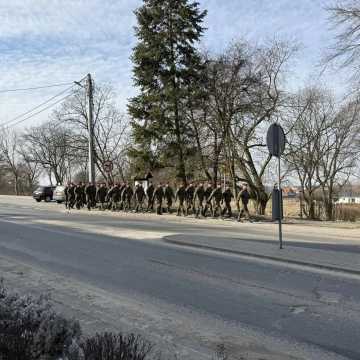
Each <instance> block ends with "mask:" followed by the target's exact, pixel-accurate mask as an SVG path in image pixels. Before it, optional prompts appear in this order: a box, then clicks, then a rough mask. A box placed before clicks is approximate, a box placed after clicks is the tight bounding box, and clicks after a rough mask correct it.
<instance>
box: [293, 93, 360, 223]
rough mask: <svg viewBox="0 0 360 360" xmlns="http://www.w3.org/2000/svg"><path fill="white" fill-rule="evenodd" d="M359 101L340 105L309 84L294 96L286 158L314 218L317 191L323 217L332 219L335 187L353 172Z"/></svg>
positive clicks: (309, 212) (356, 144)
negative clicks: (322, 206) (322, 207)
mask: <svg viewBox="0 0 360 360" xmlns="http://www.w3.org/2000/svg"><path fill="white" fill-rule="evenodd" d="M358 104H359V103H358V101H350V102H349V103H347V104H344V105H342V106H340V107H337V106H336V103H335V100H334V99H333V97H332V96H331V95H330V94H329V93H328V92H327V91H326V90H324V89H320V88H308V89H305V90H304V91H302V92H301V93H300V94H298V96H297V97H296V98H295V99H294V100H293V103H292V105H293V106H292V113H291V114H289V118H288V121H287V122H286V128H287V132H288V146H287V153H286V161H287V163H288V165H289V168H290V169H291V170H292V171H293V172H294V173H295V174H296V175H297V177H298V179H299V181H300V184H301V187H302V193H303V197H304V200H305V202H306V205H307V208H306V209H305V214H306V216H307V217H308V218H310V219H314V218H315V217H316V214H315V198H316V196H315V195H316V193H317V192H319V191H320V192H321V198H322V203H323V205H324V210H325V217H326V219H327V220H332V219H333V204H334V197H335V190H336V189H339V188H341V186H342V185H343V184H345V183H346V181H347V180H348V179H349V176H350V175H351V174H352V173H353V171H354V168H355V166H356V161H357V159H358V153H359V146H358V138H359V135H358V133H359V118H358V115H357V113H358V107H359V105H358Z"/></svg>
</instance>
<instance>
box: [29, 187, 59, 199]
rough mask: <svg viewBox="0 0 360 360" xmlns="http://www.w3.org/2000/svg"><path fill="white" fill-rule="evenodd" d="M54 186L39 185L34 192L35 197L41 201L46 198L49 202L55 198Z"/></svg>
mask: <svg viewBox="0 0 360 360" xmlns="http://www.w3.org/2000/svg"><path fill="white" fill-rule="evenodd" d="M54 189H55V187H54V186H39V187H38V188H37V189H36V190H35V191H34V192H33V198H34V199H35V200H36V201H37V202H40V201H41V200H45V201H46V202H49V201H51V200H52V199H53V193H54Z"/></svg>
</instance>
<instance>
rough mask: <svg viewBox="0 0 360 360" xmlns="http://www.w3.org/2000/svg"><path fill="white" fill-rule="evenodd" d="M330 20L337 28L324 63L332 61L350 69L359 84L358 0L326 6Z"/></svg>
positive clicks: (359, 6) (359, 22)
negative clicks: (333, 41)
mask: <svg viewBox="0 0 360 360" xmlns="http://www.w3.org/2000/svg"><path fill="white" fill-rule="evenodd" d="M327 10H328V12H329V14H330V17H329V19H330V21H331V23H332V24H333V26H334V28H335V29H339V33H338V35H337V36H336V39H335V43H334V45H333V47H332V48H331V49H330V50H329V52H328V54H327V56H326V57H325V64H328V63H334V64H336V65H337V66H338V67H340V68H347V69H350V70H351V71H352V76H351V78H352V79H355V83H356V84H357V86H359V80H360V79H359V75H360V60H359V59H360V2H359V1H358V0H350V1H339V2H338V3H337V4H335V5H334V6H331V7H328V8H327Z"/></svg>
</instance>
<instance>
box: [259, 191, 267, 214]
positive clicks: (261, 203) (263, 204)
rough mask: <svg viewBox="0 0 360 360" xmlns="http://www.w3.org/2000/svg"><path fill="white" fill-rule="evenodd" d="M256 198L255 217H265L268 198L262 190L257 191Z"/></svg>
mask: <svg viewBox="0 0 360 360" xmlns="http://www.w3.org/2000/svg"><path fill="white" fill-rule="evenodd" d="M256 196H257V199H256V213H257V215H265V212H266V206H267V203H268V201H269V196H268V194H267V193H266V192H265V191H264V190H257V191H256Z"/></svg>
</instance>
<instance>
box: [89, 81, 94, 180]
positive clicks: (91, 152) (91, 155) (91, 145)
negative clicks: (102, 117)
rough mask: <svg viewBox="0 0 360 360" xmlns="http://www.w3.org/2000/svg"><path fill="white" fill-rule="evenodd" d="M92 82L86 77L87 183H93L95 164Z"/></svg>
mask: <svg viewBox="0 0 360 360" xmlns="http://www.w3.org/2000/svg"><path fill="white" fill-rule="evenodd" d="M93 90H94V89H93V82H92V79H91V75H90V74H88V75H87V95H88V96H87V97H88V104H87V105H88V131H89V182H91V183H95V162H94V108H93V106H94V101H93Z"/></svg>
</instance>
